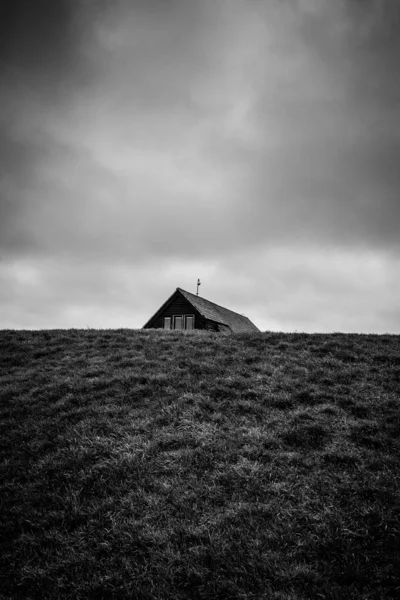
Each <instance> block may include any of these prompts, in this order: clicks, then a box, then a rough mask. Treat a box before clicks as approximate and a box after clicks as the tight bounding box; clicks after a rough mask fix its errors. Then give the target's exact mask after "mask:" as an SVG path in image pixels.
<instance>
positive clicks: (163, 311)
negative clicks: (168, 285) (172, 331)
mask: <svg viewBox="0 0 400 600" xmlns="http://www.w3.org/2000/svg"><path fill="white" fill-rule="evenodd" d="M175 315H194V317H195V322H196V323H197V324H196V328H198V325H203V321H204V319H203V316H202V315H201V313H200V312H199V311H198V310H197V309H196V308H195V307H194V306H193V305H192V303H191V302H190V301H189V300H188V299H187V298H185V296H184V295H183V294H181V292H180V290H179V289H177V290H176V291H175V292H174V293H173V294H172V296H170V297H169V298H168V300H166V302H164V304H163V305H162V306H161V308H159V309H158V311H157V312H156V313H155V314H154V315H153V316H152V317H151V319H149V320H148V321H147V323H146V324H145V325H144V326H143V329H153V328H156V329H158V328H162V327H163V324H164V318H165V317H173V316H175Z"/></svg>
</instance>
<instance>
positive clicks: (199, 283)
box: [196, 279, 201, 296]
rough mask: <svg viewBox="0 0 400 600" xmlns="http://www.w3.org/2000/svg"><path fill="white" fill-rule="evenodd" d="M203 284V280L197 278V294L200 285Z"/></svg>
mask: <svg viewBox="0 0 400 600" xmlns="http://www.w3.org/2000/svg"><path fill="white" fill-rule="evenodd" d="M200 285H201V281H200V279H198V280H197V291H196V296H198V295H199V286H200Z"/></svg>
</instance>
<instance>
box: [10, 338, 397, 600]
mask: <svg viewBox="0 0 400 600" xmlns="http://www.w3.org/2000/svg"><path fill="white" fill-rule="evenodd" d="M0 408H1V417H0V420H1V421H0V424H1V430H0V445H1V446H0V452H1V467H0V468H1V471H0V482H1V483H0V486H1V487H0V502H1V506H0V544H1V546H0V578H1V581H0V598H2V599H6V598H24V599H29V598H57V599H58V598H74V599H86V598H99V599H101V598H104V599H108V598H110V599H111V598H116V599H128V598H129V599H130V598H133V599H142V598H143V599H148V600H150V599H160V600H161V599H163V600H168V599H172V598H173V599H180V598H190V599H193V600H200V599H215V600H222V599H227V600H228V599H236V598H237V599H272V600H278V599H279V600H294V599H301V598H332V599H341V598H343V599H352V598H354V599H356V598H357V599H372V598H374V599H379V600H380V599H385V598H399V597H400V336H389V335H383V336H373V335H344V334H332V335H306V334H282V333H263V334H261V333H260V334H246V335H233V336H225V335H222V334H220V335H218V334H212V333H205V332H187V333H185V332H163V331H149V330H148V331H131V330H115V331H110V330H104V331H97V330H64V331H63V330H57V331H36V332H30V331H2V332H0Z"/></svg>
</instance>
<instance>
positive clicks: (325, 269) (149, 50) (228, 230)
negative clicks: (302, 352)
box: [0, 0, 400, 331]
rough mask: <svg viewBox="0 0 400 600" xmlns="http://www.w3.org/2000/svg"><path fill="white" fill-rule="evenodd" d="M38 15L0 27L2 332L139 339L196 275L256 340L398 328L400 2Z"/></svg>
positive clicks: (236, 3)
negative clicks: (92, 323)
mask: <svg viewBox="0 0 400 600" xmlns="http://www.w3.org/2000/svg"><path fill="white" fill-rule="evenodd" d="M35 6H36V9H35V10H33V9H32V7H31V5H30V3H27V2H23V1H22V0H19V1H18V2H13V3H12V4H11V3H10V5H9V9H8V12H7V13H6V15H5V18H4V19H3V21H2V28H3V31H0V39H1V40H2V41H1V46H0V62H1V65H2V69H1V73H2V75H1V77H0V88H1V89H0V91H1V93H2V97H3V98H4V100H3V102H4V110H3V111H2V112H1V116H0V132H1V135H0V139H1V140H2V142H1V144H0V158H1V161H0V162H1V164H2V165H3V167H2V174H1V179H0V193H1V196H0V197H1V204H0V251H1V262H0V278H1V277H2V278H3V281H4V282H6V285H7V293H6V294H5V296H3V301H4V302H6V303H7V306H9V307H10V306H11V305H12V306H13V307H14V308H13V310H12V314H11V313H8V315H10V316H9V317H7V316H6V317H4V322H3V323H0V326H1V325H3V326H19V325H18V323H21V326H24V327H25V326H33V327H34V326H46V323H50V325H48V326H55V324H58V326H62V323H67V322H68V323H70V322H71V321H70V320H69V317H67V316H66V314H67V313H68V310H70V313H68V314H75V315H78V316H77V317H76V318H75V317H74V319H75V321H74V319H72V322H74V323H75V324H76V325H81V324H83V323H84V320H85V319H86V316H87V315H89V314H91V315H93V314H94V313H93V310H94V309H93V306H94V305H95V306H96V307H97V308H96V311H97V313H96V314H97V315H102V316H101V319H100V320H101V322H103V323H109V324H111V323H112V324H114V323H115V320H114V316H112V317H110V311H111V312H113V306H114V308H115V310H118V311H122V312H120V313H119V314H121V315H122V314H123V315H125V316H124V322H126V321H129V324H131V325H132V321H131V318H130V317H128V315H130V314H135V315H138V316H137V319H134V320H133V325H135V326H140V325H141V324H142V321H143V319H142V318H141V315H142V314H143V315H144V316H145V317H146V315H148V313H147V312H146V311H147V302H146V300H145V298H151V299H152V298H154V303H155V304H157V301H158V298H160V303H161V302H162V301H163V298H162V297H160V295H161V296H162V295H163V294H164V292H165V295H166V296H167V295H169V294H170V293H171V292H172V290H173V289H174V288H175V287H176V286H177V285H180V286H181V287H185V285H184V282H185V281H186V280H187V281H188V284H189V282H190V281H191V280H192V279H193V280H195V279H196V278H197V276H199V275H202V276H203V278H205V279H206V280H207V281H208V282H209V290H210V293H209V294H208V297H210V299H214V300H215V301H218V302H221V303H225V304H227V305H228V306H231V307H232V308H237V310H239V312H244V309H245V310H246V313H249V311H253V312H254V313H256V316H257V319H258V322H259V321H260V320H262V321H263V323H264V324H265V327H271V328H274V327H279V328H283V329H288V328H289V329H290V328H296V324H297V328H305V329H307V330H317V329H318V328H319V329H321V328H323V329H324V330H331V329H339V328H340V327H342V328H345V329H347V330H349V329H351V326H352V323H354V328H353V330H360V331H362V330H365V331H366V330H368V331H370V330H376V331H378V330H379V331H383V330H394V329H396V328H397V330H398V323H399V321H398V316H399V315H398V313H397V312H396V308H395V306H394V304H393V301H394V299H397V300H398V299H399V288H398V286H397V283H396V281H397V280H396V276H395V272H396V268H397V266H398V261H399V240H400V236H399V231H398V229H399V223H400V201H399V190H400V175H399V173H400V171H399V169H398V168H397V165H398V159H399V157H400V129H399V126H398V106H399V98H400V80H399V78H398V77H396V73H397V66H396V65H397V59H398V58H399V56H400V41H399V39H398V36H397V34H396V32H397V31H398V25H399V24H400V23H399V21H400V8H397V3H394V2H391V1H390V0H383V1H380V2H378V1H377V0H368V1H367V2H363V3H361V2H359V1H356V0H351V1H350V0H341V1H340V2H335V3H332V2H328V1H322V2H321V1H318V2H317V1H316V0H315V1H314V0H285V2H282V1H279V2H278V1H275V2H268V3H264V2H261V1H259V0H252V1H250V2H245V1H244V0H232V1H231V2H227V1H226V0H220V1H218V2H215V1H211V0H205V1H204V2H194V1H193V2H191V1H189V2H188V1H187V0H186V1H185V2H184V1H183V0H171V1H169V2H161V0H158V1H151V0H148V1H147V2H144V1H136V2H128V1H127V0H126V1H123V0H120V2H117V3H115V4H114V5H113V9H112V10H111V8H110V6H108V5H107V3H106V2H102V3H98V2H92V1H89V2H83V1H78V0H76V1H71V2H67V1H65V2H59V3H51V2H50V1H41V2H37V3H35ZM6 31H7V32H9V35H8V36H6V34H5V32H6ZM241 257H246V259H245V260H241ZM291 261H293V265H294V266H293V267H290V264H291ZM342 261H343V262H342ZM374 261H375V262H374ZM56 265H58V267H56ZM239 265H240V267H239ZM254 265H257V268H255V267H254ZM348 265H352V268H354V274H355V275H354V277H350V276H349V271H348ZM377 265H378V266H377ZM21 273H22V275H21ZM24 273H25V275H23V274H24ZM27 273H28V275H27ZM29 273H30V275H29ZM33 273H35V275H33ZM94 273H95V274H96V276H95V277H94V276H93V274H94ZM116 273H118V276H117V275H116ZM358 273H363V277H364V279H363V278H362V277H361V279H360V278H358V276H357V274H358ZM381 273H384V274H385V275H384V277H383V276H382V275H381ZM166 274H169V275H168V276H166ZM233 274H235V276H236V277H237V279H238V280H239V281H242V285H241V286H239V285H237V284H236V285H235V286H231V285H230V283H229V282H230V281H231V278H232V275H233ZM21 277H22V279H21ZM24 277H27V278H28V283H27V282H26V281H25V280H24ZM29 277H31V279H29ZM35 278H36V279H35ZM350 280H351V281H350ZM63 281H65V282H67V283H66V285H65V286H64V285H63V283H62V282H63ZM132 281H136V282H137V286H139V285H140V289H141V290H142V292H138V291H136V292H134V291H133V290H132V285H131V282H132ZM84 282H86V283H84ZM127 282H128V283H127ZM211 282H212V284H211ZM26 285H28V286H30V288H29V289H30V292H29V294H26V293H25V292H26V288H25V287H24V286H26ZM113 286H114V287H113ZM137 286H136V287H135V289H136V290H137ZM368 286H369V287H368ZM115 287H117V288H118V289H119V290H120V296H119V298H121V297H122V296H123V297H124V298H125V299H124V300H123V301H121V300H120V299H119V300H116V299H115V297H114V296H113V294H112V289H114V288H115ZM187 287H188V286H187ZM250 289H251V290H253V293H252V295H251V297H250V295H249V290H250ZM306 289H308V290H309V292H307V293H305V292H304V290H306ZM24 290H25V291H24ZM60 290H62V292H60ZM238 290H239V291H238ZM310 290H311V291H310ZM368 293H369V296H370V298H371V305H370V310H369V311H368V310H367V307H366V310H365V311H362V313H361V314H358V315H357V316H356V317H354V318H353V317H352V316H351V313H352V311H355V312H357V311H356V310H355V306H356V305H357V304H359V303H360V302H361V299H362V298H363V297H364V296H365V294H367V295H368ZM35 294H38V296H37V295H36V296H35ZM204 294H205V295H206V296H207V294H206V291H205V290H204ZM338 294H339V296H340V297H341V294H344V295H345V298H344V299H343V300H341V301H340V302H339V303H338V301H337V296H338ZM216 296H218V297H216ZM35 297H36V298H38V297H40V302H39V304H40V305H41V306H46V304H48V305H49V306H50V305H51V307H52V308H53V310H54V317H52V318H51V319H50V320H48V321H46V319H44V318H42V316H40V314H38V313H36V312H35V310H36V308H35ZM22 298H23V300H22ZM29 298H30V299H29ZM46 298H47V303H46ZM61 298H62V299H63V300H62V299H61ZM271 298H274V299H275V300H271ZM321 298H323V301H322V300H321ZM164 299H165V298H164ZM93 302H94V304H93ZM121 302H122V304H121ZM125 302H127V304H126V305H125ZM274 302H275V304H274ZM232 303H234V304H235V307H234V306H232ZM124 306H126V312H125V308H123V307H124ZM241 306H243V307H244V309H243V310H240V307H241ZM263 306H264V307H265V312H264V313H263V308H262V307H263ZM338 306H340V307H341V308H338ZM73 307H75V309H74V310H72V309H73ZM318 307H319V308H318ZM155 308H157V306H154V310H155ZM8 310H11V309H10V308H9V309H8ZM319 310H320V311H321V314H319V313H318V311H319ZM32 311H33V312H32ZM65 311H67V312H65ZM71 311H72V312H71ZM74 311H75V312H74ZM145 313H146V314H145ZM266 313H268V315H269V316H268V317H265V316H262V315H263V314H264V315H265V314H266ZM322 313H324V316H322ZM47 314H50V313H49V312H47ZM318 315H319V316H318ZM249 316H250V315H249ZM254 318H255V320H256V317H254ZM98 320H99V319H96V324H98ZM145 320H146V318H144V321H145ZM325 321H326V322H327V323H328V324H326V325H325ZM121 325H122V323H121ZM112 326H114V325H112ZM374 328H375V329H374Z"/></svg>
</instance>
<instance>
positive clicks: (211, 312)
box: [144, 287, 260, 333]
mask: <svg viewBox="0 0 400 600" xmlns="http://www.w3.org/2000/svg"><path fill="white" fill-rule="evenodd" d="M177 294H181V295H182V296H183V298H184V299H185V300H186V301H187V302H189V304H191V306H192V307H193V308H194V309H195V310H196V311H197V312H198V313H199V314H200V315H201V316H202V317H203V318H204V319H206V320H207V321H212V322H214V323H217V324H218V325H219V326H220V327H219V328H218V329H219V330H220V331H231V332H233V333H245V332H256V331H258V332H259V331H260V330H259V329H258V327H256V326H255V325H254V323H252V322H251V321H250V319H248V318H247V317H245V316H244V315H240V314H239V313H236V312H233V310H229V309H228V308H224V307H223V306H219V305H218V304H215V303H214V302H210V300H206V299H205V298H201V297H200V296H196V295H195V294H191V293H190V292H187V291H186V290H183V289H182V288H179V287H178V288H176V290H175V292H174V293H173V294H172V296H171V297H170V298H168V300H167V301H166V302H165V303H164V304H163V305H162V306H161V308H159V310H158V311H157V312H156V313H155V314H154V315H153V317H151V319H149V321H147V323H146V324H145V325H144V327H145V328H146V327H148V326H149V325H150V323H151V322H153V321H154V320H155V319H156V318H157V316H158V315H160V314H161V313H162V312H163V310H164V309H165V307H166V306H167V305H168V304H170V303H171V301H173V299H174V298H176V295H177Z"/></svg>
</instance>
